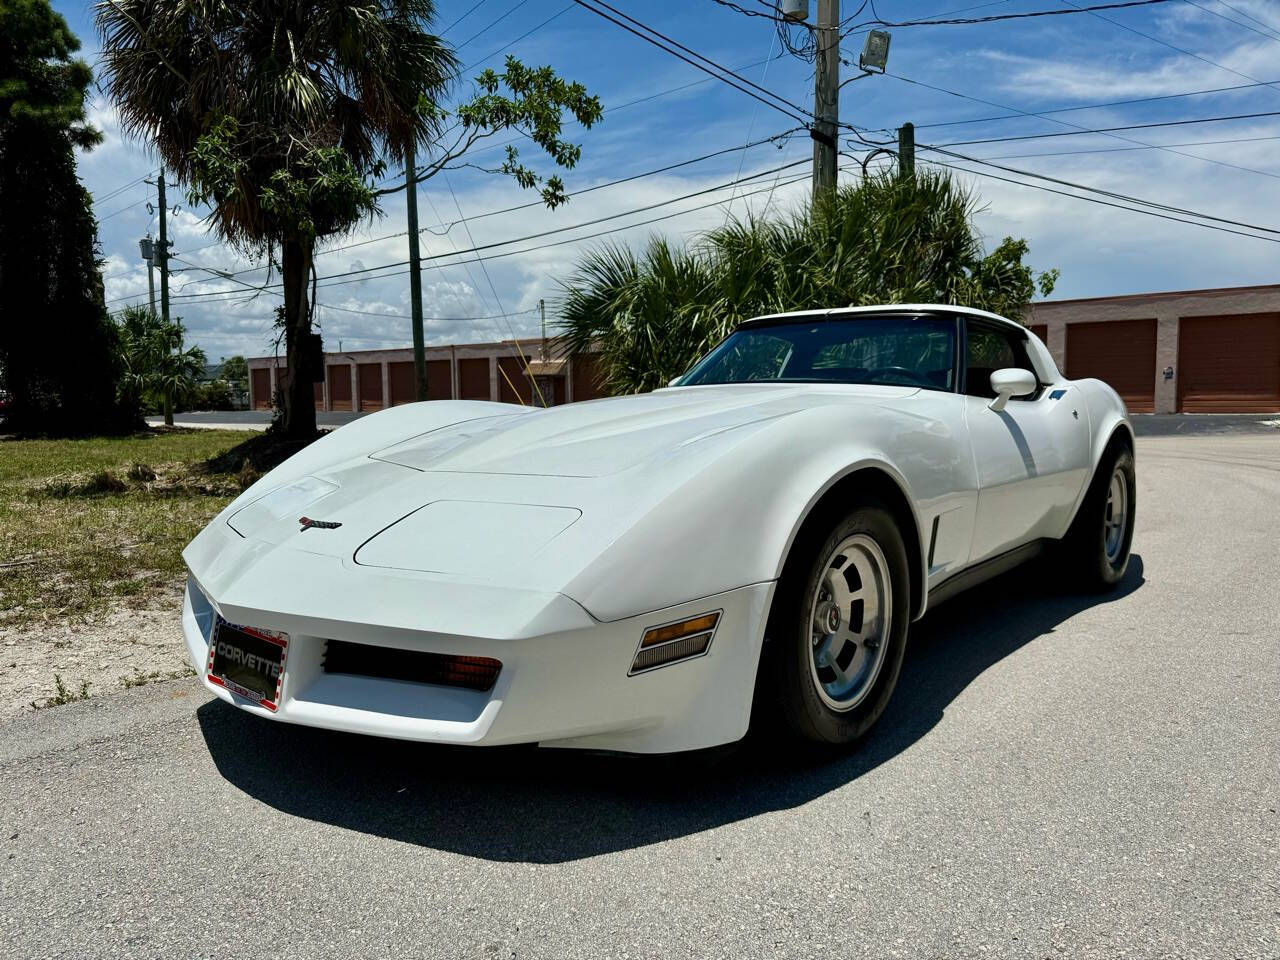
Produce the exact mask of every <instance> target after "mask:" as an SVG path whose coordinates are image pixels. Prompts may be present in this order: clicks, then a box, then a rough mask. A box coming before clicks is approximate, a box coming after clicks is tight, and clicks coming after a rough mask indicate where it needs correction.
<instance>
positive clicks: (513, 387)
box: [498, 357, 533, 405]
mask: <svg viewBox="0 0 1280 960" xmlns="http://www.w3.org/2000/svg"><path fill="white" fill-rule="evenodd" d="M498 367H499V370H498V399H499V400H501V401H502V402H503V403H523V404H526V405H529V404H532V403H533V386H532V384H530V383H529V378H528V377H527V376H526V375H525V371H524V363H523V362H522V361H521V359H520V358H519V357H499V358H498ZM503 374H505V376H503Z"/></svg>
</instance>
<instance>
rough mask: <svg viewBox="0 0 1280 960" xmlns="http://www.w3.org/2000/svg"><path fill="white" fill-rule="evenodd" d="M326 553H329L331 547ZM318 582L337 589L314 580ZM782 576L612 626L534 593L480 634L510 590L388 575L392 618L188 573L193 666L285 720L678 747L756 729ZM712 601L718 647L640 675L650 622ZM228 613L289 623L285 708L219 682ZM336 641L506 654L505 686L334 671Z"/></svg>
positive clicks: (284, 626)
mask: <svg viewBox="0 0 1280 960" xmlns="http://www.w3.org/2000/svg"><path fill="white" fill-rule="evenodd" d="M313 560H314V562H316V563H320V561H319V558H313ZM334 566H335V567H338V566H339V565H337V564H335V565H334ZM295 573H296V571H295ZM325 579H327V578H325ZM335 583H336V581H335ZM311 586H312V588H313V589H320V590H323V589H324V584H323V583H319V584H317V583H316V582H315V581H314V580H313V581H312V584H311ZM773 586H774V585H773V583H771V582H770V583H759V584H752V585H749V586H744V587H740V588H738V589H736V590H730V591H727V592H725V593H722V594H718V595H716V596H713V597H706V598H702V599H698V600H692V601H689V602H686V603H681V604H677V605H675V606H671V607H667V608H665V609H662V610H655V611H652V612H650V613H646V614H643V615H641V616H636V617H630V618H627V619H623V620H617V621H613V622H609V623H602V622H600V621H597V620H594V619H592V618H591V617H590V616H589V615H588V614H587V613H586V612H585V611H584V610H583V609H582V608H581V607H580V606H578V604H576V603H574V602H573V601H572V600H570V599H569V598H567V597H564V596H562V595H560V594H539V595H532V596H531V595H521V596H520V597H518V602H519V603H521V604H523V605H524V606H525V607H526V608H527V611H528V616H527V619H526V618H522V619H525V622H526V623H527V629H524V630H521V631H517V632H514V633H510V634H508V635H505V636H502V635H493V636H484V635H481V636H477V635H473V634H472V633H471V632H470V631H469V630H467V631H464V630H463V629H460V627H461V620H463V619H464V618H463V617H462V616H461V613H462V612H463V611H465V610H466V609H471V608H474V609H475V611H476V616H475V618H474V621H473V622H475V623H481V624H483V622H484V621H485V619H486V618H485V616H484V615H483V613H482V610H483V609H484V607H485V606H486V602H487V604H488V605H489V610H492V609H493V608H494V607H495V606H502V605H507V606H509V605H510V604H511V602H512V598H511V591H505V590H503V589H501V588H499V587H492V588H489V587H483V588H482V587H475V586H471V587H469V588H467V589H466V590H460V588H459V587H458V586H457V585H442V584H438V583H430V582H427V581H424V580H422V579H421V578H409V579H406V578H403V577H388V578H386V579H385V581H384V582H383V583H382V584H381V587H382V588H384V591H383V592H382V599H383V601H384V602H383V604H380V606H383V609H385V610H386V611H388V616H386V617H384V618H378V617H376V616H370V615H369V614H370V613H371V611H370V610H368V609H367V608H363V607H362V604H360V603H358V602H357V603H355V604H353V606H354V607H355V608H358V612H357V613H356V615H355V616H353V617H352V618H351V619H345V618H344V619H339V618H336V617H333V616H332V615H330V616H327V617H317V616H315V615H313V614H312V613H310V612H303V611H302V610H299V609H296V608H295V609H293V610H289V609H282V607H286V608H287V607H288V606H289V605H288V604H266V603H262V604H257V603H255V604H250V605H246V604H245V603H244V602H243V600H242V599H240V598H237V599H239V600H240V602H237V603H235V604H230V603H229V604H226V605H220V604H219V600H218V597H217V596H216V594H212V595H211V592H210V591H208V590H206V589H205V588H204V587H202V585H201V584H200V583H199V582H198V581H197V579H196V577H195V576H194V575H193V576H191V577H189V578H188V582H187V591H186V597H185V599H184V603H183V613H182V624H183V633H184V636H185V640H186V644H187V650H188V653H189V655H190V658H191V662H192V665H193V666H194V667H195V669H196V671H197V672H198V673H199V675H200V678H201V682H203V683H204V685H205V687H206V688H207V689H208V690H209V691H210V692H211V693H213V694H214V695H215V696H217V697H220V698H221V699H223V700H226V701H227V702H228V703H232V704H234V705H235V706H237V707H240V708H241V709H244V710H247V711H249V712H251V713H257V714H260V715H262V716H265V717H269V718H270V719H273V720H278V721H283V722H288V723H298V724H305V725H308V726H316V727H325V728H328V729H333V730H344V731H349V732H353V733H365V734H373V735H376V736H384V737H396V738H400V739H405V740H421V741H430V742H435V743H451V744H481V745H496V744H512V743H540V744H543V745H546V746H556V747H577V748H590V749H600V750H619V751H626V752H634V753H667V752H675V751H682V750H694V749H699V748H703V747H709V746H715V745H717V744H722V743H729V742H732V741H734V740H738V739H740V738H741V737H742V736H743V735H744V734H745V733H746V730H747V723H748V720H749V717H750V712H751V697H752V691H753V689H754V685H755V678H756V667H757V664H758V662H759V655H760V645H761V642H762V638H763V634H764V623H765V619H766V615H767V613H768V609H769V603H770V600H771V599H772V594H773ZM340 590H341V588H340V587H337V586H336V585H335V586H332V587H331V589H330V590H328V591H327V592H326V596H327V598H328V599H329V600H330V601H331V602H332V601H333V599H334V597H335V596H341V593H340ZM357 593H358V594H364V595H366V596H367V595H368V594H367V593H365V592H364V591H358V592H357ZM411 597H412V599H410V598H411ZM450 598H452V599H451V600H450ZM415 600H416V603H415V602H413V601H415ZM411 604H412V605H413V606H415V607H416V608H417V609H418V610H420V611H423V614H422V616H421V619H422V620H423V621H426V623H425V625H424V626H421V627H417V628H415V627H413V626H410V625H408V624H407V623H406V622H405V617H404V615H403V611H404V610H405V609H406V607H408V606H410V605H411ZM326 606H328V604H327V605H326ZM338 606H341V604H338ZM711 610H721V611H722V614H721V618H720V622H719V624H718V625H717V627H716V632H715V636H714V638H713V640H712V643H711V646H710V648H709V649H708V650H707V652H706V654H705V655H703V656H700V657H697V658H696V659H690V660H684V661H679V662H676V663H672V664H670V665H668V666H665V667H662V668H660V669H656V670H652V671H650V672H647V673H642V674H639V675H636V676H629V675H628V672H629V669H630V667H631V663H632V660H633V658H634V656H635V654H636V650H637V646H638V644H639V641H640V638H641V636H642V634H643V633H644V631H645V630H646V629H647V628H649V627H653V626H655V625H658V624H663V623H670V622H672V621H675V620H680V619H684V618H686V617H693V616H697V615H699V614H702V613H705V612H707V611H711ZM215 612H216V613H219V614H221V615H222V616H223V617H224V618H225V619H226V620H229V621H231V622H233V623H240V624H246V625H251V626H255V627H262V628H267V629H271V630H279V631H283V632H285V633H287V634H289V653H288V661H287V664H286V668H285V672H284V680H283V685H282V689H281V696H280V704H279V708H278V710H276V711H275V712H272V711H270V710H267V709H266V708H263V707H260V706H257V705H256V704H253V703H251V702H250V701H248V700H245V699H243V698H241V697H239V696H237V695H236V694H234V693H232V692H231V691H229V690H227V689H225V688H223V687H221V686H218V685H216V684H213V683H211V682H210V681H209V679H208V677H207V675H206V668H207V664H208V649H209V646H208V645H209V637H210V633H211V631H212V627H213V623H214V617H215ZM428 627H431V628H434V629H428ZM493 633H494V634H499V633H500V632H499V631H496V630H495V631H493ZM330 639H334V640H345V641H350V642H354V643H366V644H371V645H375V646H386V647H393V648H398V649H405V650H416V651H424V652H429V653H441V654H454V655H467V656H481V657H493V658H495V659H497V660H500V661H501V662H502V670H501V672H500V673H499V675H498V678H497V681H496V683H495V684H494V686H493V688H492V689H491V690H488V691H484V692H480V691H474V690H467V689H462V688H457V687H446V686H437V685H431V684H425V683H416V682H409V681H405V680H390V679H383V678H377V677H366V676H354V675H348V674H338V673H327V672H325V670H324V666H323V663H324V650H325V644H326V641H327V640H330Z"/></svg>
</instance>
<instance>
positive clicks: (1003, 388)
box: [987, 367, 1040, 413]
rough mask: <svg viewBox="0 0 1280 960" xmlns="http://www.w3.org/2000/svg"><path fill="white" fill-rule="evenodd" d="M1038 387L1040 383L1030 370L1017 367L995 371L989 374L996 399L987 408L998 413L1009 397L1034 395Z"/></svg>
mask: <svg viewBox="0 0 1280 960" xmlns="http://www.w3.org/2000/svg"><path fill="white" fill-rule="evenodd" d="M1038 386H1040V383H1039V381H1037V380H1036V375H1035V374H1034V373H1032V372H1031V371H1030V370H1023V369H1021V368H1019V367H1005V368H1004V369H1003V370H997V371H995V372H994V373H993V374H991V389H992V390H993V391H994V392H995V395H996V398H995V399H994V400H992V401H991V402H990V403H989V404H987V406H988V407H990V408H991V409H992V410H994V411H996V413H999V412H1000V411H1001V410H1003V409H1004V405H1005V404H1006V403H1008V402H1009V398H1010V397H1025V396H1026V395H1027V394H1029V393H1035V391H1036V388H1037V387H1038Z"/></svg>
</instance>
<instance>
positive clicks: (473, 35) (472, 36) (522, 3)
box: [453, 0, 529, 53]
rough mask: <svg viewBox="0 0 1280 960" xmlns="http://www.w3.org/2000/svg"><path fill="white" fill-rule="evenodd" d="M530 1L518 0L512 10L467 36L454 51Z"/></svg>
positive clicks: (486, 31)
mask: <svg viewBox="0 0 1280 960" xmlns="http://www.w3.org/2000/svg"><path fill="white" fill-rule="evenodd" d="M528 2H529V0H517V2H516V5H515V6H514V7H512V8H511V9H510V10H508V11H507V12H506V13H504V14H503V15H502V16H500V17H498V19H497V20H494V21H493V22H492V23H490V24H489V25H488V26H487V27H485V28H484V29H482V30H480V31H479V32H477V33H473V34H472V35H471V36H469V37H467V39H465V40H463V41H462V42H461V43H460V44H458V45H457V46H456V47H454V48H453V49H454V52H455V53H456V52H457V51H459V50H461V49H462V48H463V47H465V46H466V45H467V44H469V43H470V42H471V41H472V40H475V39H477V38H478V37H480V36H482V35H483V34H486V33H488V32H489V31H490V30H492V29H493V28H494V27H496V26H497V25H498V24H500V23H501V22H502V21H503V20H505V19H507V17H509V16H511V15H512V14H513V13H515V12H516V11H517V10H519V9H520V8H521V7H523V6H524V5H525V4H526V3H528Z"/></svg>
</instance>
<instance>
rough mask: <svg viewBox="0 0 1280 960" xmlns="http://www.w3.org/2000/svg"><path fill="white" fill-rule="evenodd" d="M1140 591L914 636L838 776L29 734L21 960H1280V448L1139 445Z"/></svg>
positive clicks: (13, 848) (215, 731)
mask: <svg viewBox="0 0 1280 960" xmlns="http://www.w3.org/2000/svg"><path fill="white" fill-rule="evenodd" d="M1138 475H1139V491H1140V501H1139V519H1138V529H1137V535H1136V539H1135V556H1134V559H1133V562H1132V565H1131V568H1130V573H1129V576H1128V578H1127V580H1126V581H1125V582H1124V584H1123V586H1122V589H1121V590H1119V592H1117V593H1115V594H1113V595H1109V596H1107V597H1105V598H1101V599H1099V598H1096V597H1083V596H1078V595H1071V594H1066V593H1062V592H1060V591H1059V589H1058V583H1057V575H1056V572H1055V571H1054V569H1053V568H1052V567H1038V568H1031V569H1028V570H1025V571H1021V572H1018V573H1014V574H1012V575H1010V576H1008V577H1005V578H1003V579H1001V580H999V581H996V582H993V583H991V584H988V585H987V586H985V587H983V588H980V589H979V590H978V591H977V592H974V593H972V594H970V595H968V596H967V597H962V598H960V599H957V600H955V601H953V602H952V603H951V604H949V605H946V606H943V607H941V608H939V610H938V611H937V612H936V613H935V614H931V615H930V617H928V618H927V619H926V620H925V621H924V622H923V623H921V624H917V625H916V627H915V628H914V629H913V635H912V644H911V647H910V649H909V651H908V654H907V663H906V666H905V669H904V673H903V677H902V680H901V684H900V686H899V689H898V693H897V694H896V696H895V699H894V701H893V703H892V705H891V707H890V711H889V713H888V714H887V715H886V716H885V718H884V720H883V721H882V723H881V725H880V726H879V728H878V730H877V732H875V733H874V734H873V735H872V736H871V738H870V739H869V740H868V741H867V742H866V743H865V745H864V746H863V747H862V749H861V750H859V751H858V752H856V753H853V754H851V755H848V756H843V757H839V758H836V759H830V758H828V759H826V760H823V759H819V758H814V757H805V756H798V755H797V754H796V753H795V751H789V750H779V749H777V748H775V747H772V746H770V745H769V744H768V743H764V742H761V743H753V744H751V745H750V747H749V748H748V749H746V750H744V751H743V752H741V753H740V754H739V755H738V756H737V757H736V758H732V759H730V760H728V761H725V762H722V763H721V764H719V765H718V766H711V765H710V764H704V763H701V762H698V763H693V764H685V765H675V766H670V767H669V766H665V765H662V764H655V763H650V762H643V761H636V760H628V759H620V758H609V757H592V756H583V755H578V754H568V753H565V754H562V753H553V752H546V751H544V752H538V751H508V750H503V751H490V750H472V751H465V750H464V751H457V750H441V749H435V748H426V747H422V746H416V745H410V744H401V743H395V742H386V741H376V740H369V739H362V738H357V737H351V736H343V735H335V734H330V733H324V732H318V731H311V730H304V729H296V728H289V727H286V726H283V725H276V724H272V723H270V722H267V721H260V720H258V719H256V718H252V717H249V716H246V715H244V714H242V713H239V712H237V711H235V710H234V709H233V708H230V707H227V706H225V705H223V704H222V703H221V702H219V701H216V700H210V699H209V698H208V697H206V696H205V695H204V694H203V693H202V692H200V690H199V689H198V688H197V687H196V686H195V685H194V683H193V682H190V681H180V682H173V683H167V684H160V685H154V686H147V687H143V688H140V689H136V690H132V691H128V692H125V693H122V694H119V695H114V696H112V697H105V698H102V699H96V700H91V701H88V702H85V703H79V704H72V705H69V706H65V707H59V708H56V709H52V710H46V711H42V712H40V713H37V714H31V715H27V716H25V717H23V718H21V719H19V720H17V721H15V722H13V723H10V724H9V725H7V726H4V727H0V828H2V831H3V832H2V833H0V955H3V956H4V957H6V958H14V960H16V958H20V957H35V956H40V957H54V956H58V957H92V956H130V957H160V956H164V957H225V956H248V955H259V956H287V957H341V958H349V957H361V958H364V957H382V956H414V957H458V958H463V957H465V958H481V960H489V958H494V957H506V958H510V957H548V958H578V957H582V958H592V960H598V958H607V957H632V958H639V957H681V958H699V960H701V958H711V957H732V958H742V957H840V958H845V957H874V958H884V957H895V956H900V957H910V958H917V957H979V956H1000V957H1028V958H1045V957H1069V958H1073V960H1074V958H1083V957H1120V956H1125V957H1153V958H1154V957H1161V958H1164V957H1195V958H1202V957H1211V958H1217V957H1222V958H1234V957H1251V958H1252V957H1270V958H1274V957H1277V956H1280V813H1278V812H1277V810H1278V809H1280V692H1278V691H1280V626H1278V625H1280V588H1277V579H1276V572H1277V570H1276V557H1277V550H1276V541H1277V534H1278V533H1280V434H1274V435H1267V436H1231V437H1194V438H1185V437H1169V438H1153V439H1147V440H1141V441H1140V442H1139V450H1138Z"/></svg>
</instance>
